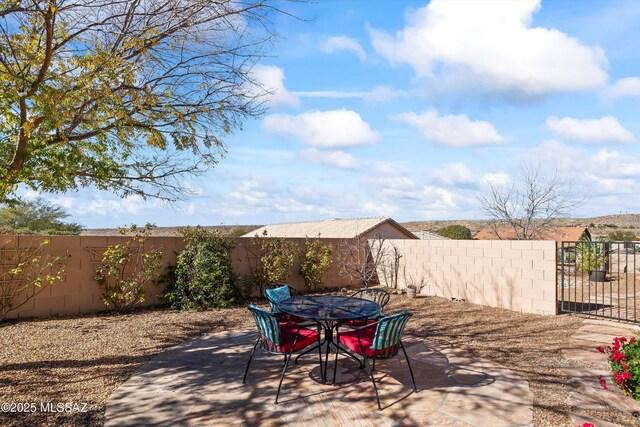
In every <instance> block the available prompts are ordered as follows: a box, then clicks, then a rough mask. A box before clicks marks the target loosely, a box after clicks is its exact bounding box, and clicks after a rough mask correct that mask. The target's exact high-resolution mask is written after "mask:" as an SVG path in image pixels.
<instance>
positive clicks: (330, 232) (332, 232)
mask: <svg viewBox="0 0 640 427" xmlns="http://www.w3.org/2000/svg"><path fill="white" fill-rule="evenodd" d="M385 223H389V224H390V225H392V226H393V227H395V228H397V229H398V230H399V231H401V232H402V233H403V234H405V235H406V236H407V238H410V239H416V238H417V237H416V236H415V235H414V234H413V233H412V232H410V231H409V230H407V229H406V228H404V227H403V226H402V225H400V224H398V223H397V222H396V221H394V220H393V219H391V218H388V217H371V218H333V219H327V220H324V221H306V222H289V223H284V224H271V225H265V226H263V227H260V228H258V229H257V230H253V231H251V232H249V233H247V234H245V235H243V236H242V237H254V236H256V235H257V236H262V235H263V233H264V231H265V230H266V231H267V237H318V236H320V237H326V238H341V239H352V238H355V237H357V236H361V235H363V234H366V233H369V232H371V231H373V230H374V229H375V228H377V227H380V226H381V225H383V224H385Z"/></svg>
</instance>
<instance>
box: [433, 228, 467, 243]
mask: <svg viewBox="0 0 640 427" xmlns="http://www.w3.org/2000/svg"><path fill="white" fill-rule="evenodd" d="M436 234H438V235H439V236H442V237H446V238H448V239H453V240H471V230H469V228H468V227H465V226H464V225H448V226H446V227H442V228H441V229H440V230H438V231H437V232H436Z"/></svg>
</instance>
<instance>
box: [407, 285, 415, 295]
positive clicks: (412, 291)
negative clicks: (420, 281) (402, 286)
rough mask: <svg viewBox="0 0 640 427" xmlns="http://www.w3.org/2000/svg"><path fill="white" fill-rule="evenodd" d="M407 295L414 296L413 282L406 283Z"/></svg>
mask: <svg viewBox="0 0 640 427" xmlns="http://www.w3.org/2000/svg"><path fill="white" fill-rule="evenodd" d="M407 296H408V297H409V298H415V297H416V285H414V284H413V283H410V284H408V285H407Z"/></svg>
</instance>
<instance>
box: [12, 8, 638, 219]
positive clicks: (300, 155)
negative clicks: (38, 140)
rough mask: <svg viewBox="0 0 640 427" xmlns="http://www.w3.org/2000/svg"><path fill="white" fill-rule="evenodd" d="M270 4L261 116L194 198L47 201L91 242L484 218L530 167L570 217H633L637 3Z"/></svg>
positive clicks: (99, 196) (74, 196)
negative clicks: (374, 221) (172, 229)
mask: <svg viewBox="0 0 640 427" xmlns="http://www.w3.org/2000/svg"><path fill="white" fill-rule="evenodd" d="M280 6H282V8H284V9H286V10H288V11H290V12H291V13H293V14H294V15H296V16H298V17H300V18H302V19H293V18H291V17H288V16H284V15H283V16H278V17H276V18H275V22H274V25H275V30H276V31H277V32H278V33H279V34H280V36H281V37H280V39H279V40H278V41H277V42H276V44H275V46H274V49H273V51H272V52H271V53H272V55H269V56H267V57H265V58H263V59H262V60H261V61H260V63H259V64H258V65H257V66H256V67H255V68H254V70H253V73H254V74H255V76H256V78H257V79H258V80H260V81H261V82H263V84H264V85H266V86H267V87H269V88H271V90H272V92H273V96H272V97H271V99H270V100H269V102H268V111H267V112H266V113H265V114H264V115H263V116H261V117H259V118H257V119H255V120H250V121H247V122H245V123H244V126H243V129H242V130H238V131H236V132H235V133H234V134H233V135H231V136H229V137H227V138H226V139H225V142H226V144H227V150H228V152H227V154H226V156H225V158H223V159H221V161H220V163H219V164H218V165H217V166H216V167H215V169H213V170H211V171H210V172H208V173H207V174H205V175H204V176H202V177H200V178H198V179H185V186H186V187H189V188H190V189H191V190H192V192H193V195H191V196H190V197H189V198H188V199H187V200H185V201H184V202H180V203H178V204H174V205H168V204H166V203H163V202H160V201H158V200H146V201H145V200H142V199H141V198H139V197H130V198H127V199H121V198H118V197H117V196H115V195H112V194H110V193H108V192H104V191H98V190H94V189H81V190H80V191H78V192H68V193H66V194H61V195H60V194H57V195H44V197H45V198H47V199H48V200H50V201H51V203H55V204H59V205H61V206H63V207H64V208H65V209H66V210H67V212H68V213H69V214H70V215H71V216H70V218H69V219H70V220H72V221H76V222H79V223H80V224H82V225H84V226H85V227H88V228H95V227H117V226H123V225H126V224H131V223H138V224H141V223H146V222H151V223H155V224H156V225H158V226H175V225H198V224H199V225H222V224H225V225H231V224H270V223H280V222H290V221H309V220H321V219H327V218H350V217H369V216H389V217H392V218H394V219H395V220H397V221H416V220H435V219H438V220H447V219H479V218H483V214H482V212H481V209H480V203H479V201H478V199H477V197H476V196H477V195H478V194H483V193H486V191H487V190H488V189H489V188H490V185H494V186H498V187H499V186H505V185H509V184H510V183H511V182H513V181H514V180H516V179H517V176H518V174H519V172H520V170H521V168H522V164H523V163H525V162H529V163H535V164H539V165H541V167H542V168H543V170H545V171H547V172H548V173H554V172H555V171H559V173H560V174H561V175H562V176H563V178H565V179H567V180H571V181H573V187H572V194H575V197H576V200H578V199H580V200H583V203H582V204H581V205H580V206H579V207H578V208H575V209H574V210H573V211H572V212H571V214H572V216H575V217H591V216H599V215H608V214H618V213H640V152H639V150H638V139H639V138H640V114H639V113H640V26H638V25H637V22H638V21H639V19H640V2H638V1H634V0H631V1H589V0H587V1H573V0H568V1H562V0H554V1H542V2H540V1H535V0H534V1H517V2H514V1H505V0H497V1H476V0H471V1H463V0H453V1H431V2H425V1H400V0H361V1H323V0H318V1H315V2H309V3H306V4H289V3H286V2H282V3H281V4H280ZM36 196H37V195H36V194H35V193H32V192H29V193H28V194H26V195H25V197H26V198H29V197H36Z"/></svg>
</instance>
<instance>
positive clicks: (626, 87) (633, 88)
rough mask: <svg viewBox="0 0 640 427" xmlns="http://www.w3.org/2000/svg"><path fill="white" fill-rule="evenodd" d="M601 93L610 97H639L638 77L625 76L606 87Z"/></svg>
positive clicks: (639, 80) (639, 83)
mask: <svg viewBox="0 0 640 427" xmlns="http://www.w3.org/2000/svg"><path fill="white" fill-rule="evenodd" d="M603 94H604V95H605V96H606V97H610V98H623V97H640V78H638V77H626V78H624V79H619V80H617V81H616V82H615V83H614V84H613V85H611V86H609V87H607V88H606V89H605V90H604V92H603Z"/></svg>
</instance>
